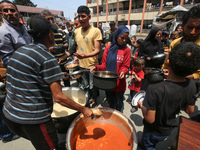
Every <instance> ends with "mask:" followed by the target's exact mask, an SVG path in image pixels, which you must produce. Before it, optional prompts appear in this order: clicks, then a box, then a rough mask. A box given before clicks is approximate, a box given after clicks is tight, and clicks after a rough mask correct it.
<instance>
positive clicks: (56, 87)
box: [49, 81, 92, 116]
mask: <svg viewBox="0 0 200 150" xmlns="http://www.w3.org/2000/svg"><path fill="white" fill-rule="evenodd" d="M49 85H50V88H51V91H52V94H53V97H54V101H55V102H57V103H59V104H61V105H63V106H65V107H68V108H71V109H75V110H78V111H79V112H82V113H83V114H84V116H91V115H92V111H91V109H89V108H87V107H84V106H81V105H79V104H78V103H76V102H74V101H73V100H71V99H70V98H69V97H67V96H65V95H64V94H63V93H62V87H61V85H60V81H56V82H53V83H51V84H49Z"/></svg>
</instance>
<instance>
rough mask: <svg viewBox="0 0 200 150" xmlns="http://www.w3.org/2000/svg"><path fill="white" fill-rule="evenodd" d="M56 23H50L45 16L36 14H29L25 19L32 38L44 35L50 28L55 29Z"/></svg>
mask: <svg viewBox="0 0 200 150" xmlns="http://www.w3.org/2000/svg"><path fill="white" fill-rule="evenodd" d="M55 28H56V25H52V24H51V23H50V22H49V21H48V20H47V19H46V18H45V17H43V16H40V15H37V16H31V17H30V18H29V19H28V21H27V30H28V33H29V34H30V35H31V36H32V37H33V38H39V37H44V35H47V34H48V33H49V32H50V30H51V29H53V30H55Z"/></svg>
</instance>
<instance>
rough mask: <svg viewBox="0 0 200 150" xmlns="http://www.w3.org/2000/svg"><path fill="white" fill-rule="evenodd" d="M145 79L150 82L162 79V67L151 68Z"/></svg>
mask: <svg viewBox="0 0 200 150" xmlns="http://www.w3.org/2000/svg"><path fill="white" fill-rule="evenodd" d="M147 79H148V81H149V82H150V83H151V84H153V83H158V82H161V81H164V72H163V70H162V69H158V68H151V71H150V72H149V73H148V74H147Z"/></svg>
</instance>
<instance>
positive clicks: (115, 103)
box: [106, 91, 124, 113]
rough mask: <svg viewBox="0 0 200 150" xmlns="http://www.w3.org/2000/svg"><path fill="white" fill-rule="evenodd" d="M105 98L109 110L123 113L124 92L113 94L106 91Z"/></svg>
mask: <svg viewBox="0 0 200 150" xmlns="http://www.w3.org/2000/svg"><path fill="white" fill-rule="evenodd" d="M106 96H107V99H108V102H109V105H110V108H113V109H116V110H118V111H120V112H122V113H123V109H124V102H123V98H124V91H120V92H114V91H106Z"/></svg>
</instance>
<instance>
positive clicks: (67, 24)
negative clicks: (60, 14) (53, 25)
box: [64, 22, 70, 34]
mask: <svg viewBox="0 0 200 150" xmlns="http://www.w3.org/2000/svg"><path fill="white" fill-rule="evenodd" d="M68 26H70V23H69V22H66V29H65V30H64V32H65V33H66V34H68V33H69V31H68V30H67V27H68Z"/></svg>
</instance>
